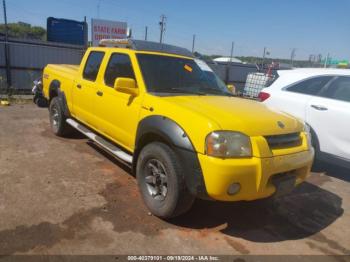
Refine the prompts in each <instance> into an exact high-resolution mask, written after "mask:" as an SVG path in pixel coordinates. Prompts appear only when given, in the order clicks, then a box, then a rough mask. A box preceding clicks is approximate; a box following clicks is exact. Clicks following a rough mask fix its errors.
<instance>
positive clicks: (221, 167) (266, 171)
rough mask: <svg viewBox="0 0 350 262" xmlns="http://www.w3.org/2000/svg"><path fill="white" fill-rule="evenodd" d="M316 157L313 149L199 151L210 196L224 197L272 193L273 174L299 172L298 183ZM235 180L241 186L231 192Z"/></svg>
mask: <svg viewBox="0 0 350 262" xmlns="http://www.w3.org/2000/svg"><path fill="white" fill-rule="evenodd" d="M313 158H314V150H313V149H311V150H307V151H302V152H298V153H294V154H288V155H281V156H274V157H265V158H259V157H251V158H240V159H220V158H215V157H210V156H207V155H203V154H198V159H199V162H200V165H201V168H202V173H203V178H204V182H205V187H206V191H207V193H208V196H209V197H210V198H212V199H215V200H221V201H239V200H255V199H260V198H266V197H269V196H271V195H272V194H273V193H275V191H276V187H275V186H274V184H273V183H272V179H271V177H273V176H274V175H278V174H283V173H288V175H289V174H290V175H294V176H296V182H295V185H298V184H300V183H301V182H303V181H304V180H305V178H306V176H307V175H308V174H309V173H310V170H311V166H312V162H313ZM233 183H239V184H240V190H239V191H238V192H237V193H236V194H234V195H229V194H228V188H229V186H230V185H231V184H233Z"/></svg>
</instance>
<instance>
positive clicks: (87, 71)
mask: <svg viewBox="0 0 350 262" xmlns="http://www.w3.org/2000/svg"><path fill="white" fill-rule="evenodd" d="M103 56H104V53H103V52H96V51H92V52H91V53H90V54H89V57H88V59H87V61H86V64H85V68H84V72H83V78H84V79H87V80H90V81H95V80H96V77H97V74H98V70H99V69H100V66H101V62H102V59H103Z"/></svg>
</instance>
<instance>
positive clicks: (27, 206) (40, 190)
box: [0, 104, 350, 255]
mask: <svg viewBox="0 0 350 262" xmlns="http://www.w3.org/2000/svg"><path fill="white" fill-rule="evenodd" d="M315 169H316V171H315V172H314V173H313V174H312V175H311V176H310V177H309V178H308V180H307V182H305V183H303V184H302V185H300V186H299V187H298V188H297V189H296V190H295V191H294V192H293V193H291V194H290V195H288V196H285V197H283V198H279V199H277V200H276V202H275V204H274V205H272V204H271V202H269V201H255V202H238V203H220V202H209V201H200V200H198V201H196V202H195V205H194V207H193V208H192V210H191V211H190V212H189V213H188V214H186V215H184V216H182V217H180V218H176V219H172V220H169V221H162V220H160V219H158V218H156V217H154V216H150V215H149V214H148V211H147V209H146V208H145V206H144V205H143V203H142V200H141V198H140V195H139V192H138V189H137V185H136V181H135V178H134V177H133V176H132V175H131V174H130V170H129V168H128V167H126V166H123V165H122V164H120V163H119V162H118V161H116V160H115V159H114V158H113V157H111V156H109V155H108V154H107V153H105V152H104V151H103V150H101V149H100V148H99V147H97V146H96V145H95V144H93V143H91V142H90V141H88V140H87V139H86V138H84V137H81V136H80V135H76V136H75V137H73V138H69V139H64V138H58V137H55V136H54V135H53V134H52V133H51V131H50V129H49V123H48V112H47V109H40V108H36V107H35V106H34V105H32V104H23V105H11V106H9V107H0V179H1V183H0V254H41V255H47V254H65V255H70V254H87V255H89V254H104V255H105V254H231V255H233V254H238V255H242V254H251V255H252V254H273V255H276V254H300V255H301V254H321V255H323V254H327V255H332V254H348V255H349V254H350V219H349V218H350V187H349V181H350V171H349V170H345V169H341V168H339V167H335V166H330V165H326V164H322V165H319V166H318V167H316V168H315Z"/></svg>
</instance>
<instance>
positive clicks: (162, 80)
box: [137, 54, 232, 96]
mask: <svg viewBox="0 0 350 262" xmlns="http://www.w3.org/2000/svg"><path fill="white" fill-rule="evenodd" d="M137 58H138V61H139V64H140V66H141V71H142V74H143V78H144V80H145V84H146V87H147V90H148V92H152V93H183V94H198V95H209V94H210V95H224V96H232V94H231V93H230V92H229V90H228V89H227V87H226V86H225V84H224V83H223V82H222V81H221V80H220V79H219V78H218V76H217V75H216V74H215V73H214V72H213V71H211V69H210V68H209V67H208V66H207V65H206V64H205V63H204V62H203V61H200V60H193V59H186V58H178V57H170V56H161V55H149V54H138V55H137Z"/></svg>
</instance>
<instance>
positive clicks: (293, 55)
mask: <svg viewBox="0 0 350 262" xmlns="http://www.w3.org/2000/svg"><path fill="white" fill-rule="evenodd" d="M296 50H297V49H296V48H293V49H292V52H291V54H290V65H291V67H293V62H294V58H295V52H296Z"/></svg>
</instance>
